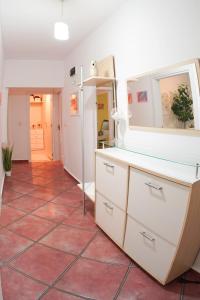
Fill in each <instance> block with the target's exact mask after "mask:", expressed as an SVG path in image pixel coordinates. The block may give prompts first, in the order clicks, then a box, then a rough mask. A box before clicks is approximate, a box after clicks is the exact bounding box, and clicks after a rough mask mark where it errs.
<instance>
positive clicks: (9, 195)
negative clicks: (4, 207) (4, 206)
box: [3, 188, 22, 203]
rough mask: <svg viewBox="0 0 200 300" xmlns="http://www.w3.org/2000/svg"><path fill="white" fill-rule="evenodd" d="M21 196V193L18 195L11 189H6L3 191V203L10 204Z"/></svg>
mask: <svg viewBox="0 0 200 300" xmlns="http://www.w3.org/2000/svg"><path fill="white" fill-rule="evenodd" d="M20 196H22V194H21V193H17V192H15V191H13V190H11V189H8V188H7V189H4V191H3V203H7V202H10V201H12V200H14V199H17V198H19V197H20Z"/></svg>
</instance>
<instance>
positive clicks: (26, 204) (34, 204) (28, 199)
mask: <svg viewBox="0 0 200 300" xmlns="http://www.w3.org/2000/svg"><path fill="white" fill-rule="evenodd" d="M45 203H46V201H44V200H41V199H39V198H34V197H32V196H29V195H24V196H22V197H20V198H18V199H16V200H14V201H12V202H10V203H9V206H12V207H14V208H18V209H21V210H23V211H25V212H30V211H33V210H34V209H36V208H38V207H40V206H42V205H44V204H45Z"/></svg>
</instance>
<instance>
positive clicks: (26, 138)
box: [8, 88, 62, 162]
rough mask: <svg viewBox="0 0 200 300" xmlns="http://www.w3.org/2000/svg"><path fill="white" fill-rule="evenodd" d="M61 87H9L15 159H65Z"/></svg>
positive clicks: (11, 137) (11, 141)
mask: <svg viewBox="0 0 200 300" xmlns="http://www.w3.org/2000/svg"><path fill="white" fill-rule="evenodd" d="M61 103H62V97H61V90H60V89H47V88H40V89H29V88H13V89H9V97H8V140H9V142H10V143H11V144H13V145H14V148H13V160H15V161H20V160H23V161H33V162H35V161H37V162H40V161H43V162H44V161H51V160H62V155H61V154H62V151H61V141H60V139H61V135H62V134H61V130H62V127H61V112H60V111H61V110H62V106H61V105H62V104H61Z"/></svg>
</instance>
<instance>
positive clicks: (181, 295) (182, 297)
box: [180, 283, 185, 300]
mask: <svg viewBox="0 0 200 300" xmlns="http://www.w3.org/2000/svg"><path fill="white" fill-rule="evenodd" d="M184 293H185V283H182V285H181V290H180V300H184V298H185V297H184Z"/></svg>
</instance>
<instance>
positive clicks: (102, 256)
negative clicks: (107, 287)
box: [82, 233, 131, 265]
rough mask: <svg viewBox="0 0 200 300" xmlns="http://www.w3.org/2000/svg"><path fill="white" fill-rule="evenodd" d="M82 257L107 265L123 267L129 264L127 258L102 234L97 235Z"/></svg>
mask: <svg viewBox="0 0 200 300" xmlns="http://www.w3.org/2000/svg"><path fill="white" fill-rule="evenodd" d="M82 256H83V257H88V258H93V259H96V260H99V261H103V262H107V263H115V264H123V265H129V264H130V262H131V260H130V259H129V258H128V256H126V255H125V254H124V253H123V252H122V251H121V250H120V249H119V248H118V247H117V246H116V245H115V244H114V243H113V242H112V241H111V240H110V239H109V238H107V237H106V236H105V235H104V234H102V233H98V234H97V236H96V237H95V239H94V240H93V241H92V242H91V243H90V245H89V246H88V247H87V249H86V250H85V252H84V253H83V254H82Z"/></svg>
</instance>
